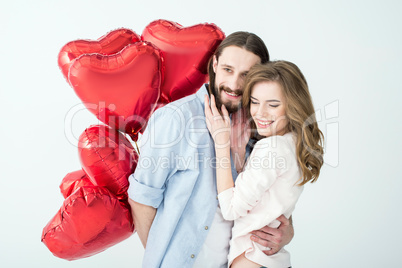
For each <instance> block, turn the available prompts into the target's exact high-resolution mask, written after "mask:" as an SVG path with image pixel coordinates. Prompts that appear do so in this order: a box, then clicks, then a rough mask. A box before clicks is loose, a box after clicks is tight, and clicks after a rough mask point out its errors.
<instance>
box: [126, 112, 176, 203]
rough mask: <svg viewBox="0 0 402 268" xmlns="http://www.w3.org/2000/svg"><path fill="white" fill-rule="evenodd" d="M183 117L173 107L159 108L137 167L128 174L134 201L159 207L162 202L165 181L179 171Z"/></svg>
mask: <svg viewBox="0 0 402 268" xmlns="http://www.w3.org/2000/svg"><path fill="white" fill-rule="evenodd" d="M180 130H181V125H180V120H177V116H175V110H174V109H168V110H167V111H166V109H164V111H163V112H162V111H160V110H158V111H156V112H155V113H154V114H153V115H152V116H151V118H150V121H149V123H148V126H147V128H146V130H145V131H144V134H143V135H142V137H141V141H143V144H142V146H141V148H140V152H141V154H140V157H139V159H138V163H137V167H136V169H135V171H134V173H133V174H132V175H130V177H129V183H130V186H129V189H128V195H129V197H130V198H131V199H132V200H134V201H135V202H138V203H141V204H144V205H148V206H152V207H154V208H158V207H159V206H160V204H161V202H162V201H163V198H164V191H165V189H166V181H167V180H168V179H169V178H170V177H171V176H172V175H173V174H175V172H176V171H177V165H176V163H175V162H174V161H175V158H174V157H172V155H173V156H174V155H181V154H182V152H180Z"/></svg>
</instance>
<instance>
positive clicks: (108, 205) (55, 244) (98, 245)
mask: <svg viewBox="0 0 402 268" xmlns="http://www.w3.org/2000/svg"><path fill="white" fill-rule="evenodd" d="M126 202H127V201H125V202H122V201H119V200H118V199H117V198H116V197H115V196H114V195H113V194H112V193H110V192H109V191H108V190H107V189H106V188H103V187H98V186H83V187H80V188H78V189H76V190H75V191H74V192H73V193H72V194H71V195H70V196H69V197H68V198H67V199H66V200H64V202H63V205H62V206H61V208H60V210H59V211H58V212H57V214H56V215H55V216H54V217H53V218H52V219H51V220H50V221H49V223H48V224H47V225H46V226H45V228H44V229H43V232H42V242H43V243H44V244H45V245H46V246H47V247H48V249H49V250H50V251H51V252H52V253H53V254H54V255H55V256H57V257H59V258H63V259H67V260H76V259H80V258H85V257H89V256H92V255H94V254H97V253H99V252H102V251H104V250H105V249H107V248H109V247H111V246H113V245H115V244H117V243H119V242H121V241H123V240H124V239H126V238H128V237H129V236H130V235H131V234H132V233H133V231H134V225H133V222H132V217H131V212H130V209H129V205H128V203H126Z"/></svg>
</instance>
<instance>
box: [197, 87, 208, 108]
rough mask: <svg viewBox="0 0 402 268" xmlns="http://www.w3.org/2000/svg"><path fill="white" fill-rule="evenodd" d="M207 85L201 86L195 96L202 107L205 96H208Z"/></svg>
mask: <svg viewBox="0 0 402 268" xmlns="http://www.w3.org/2000/svg"><path fill="white" fill-rule="evenodd" d="M207 85H208V84H204V85H202V87H201V88H200V89H199V90H198V91H197V93H196V94H195V95H196V96H197V98H198V99H199V100H200V102H201V103H202V104H203V105H204V99H205V95H209V94H208V90H207Z"/></svg>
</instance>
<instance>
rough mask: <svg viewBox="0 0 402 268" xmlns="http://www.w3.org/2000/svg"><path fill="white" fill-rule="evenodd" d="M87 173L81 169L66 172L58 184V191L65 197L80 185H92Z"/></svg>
mask: <svg viewBox="0 0 402 268" xmlns="http://www.w3.org/2000/svg"><path fill="white" fill-rule="evenodd" d="M93 185H94V184H93V183H92V182H91V181H90V180H89V177H88V175H87V174H86V173H85V171H83V170H82V169H80V170H77V171H74V172H71V173H68V174H67V175H66V176H65V177H64V178H63V180H62V181H61V184H60V191H61V194H62V195H63V197H64V198H67V197H69V196H70V195H71V193H72V192H74V191H75V190H76V189H78V188H80V187H81V186H93Z"/></svg>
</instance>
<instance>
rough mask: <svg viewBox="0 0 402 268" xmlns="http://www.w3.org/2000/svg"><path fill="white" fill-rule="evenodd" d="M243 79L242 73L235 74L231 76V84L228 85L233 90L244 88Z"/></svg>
mask: <svg viewBox="0 0 402 268" xmlns="http://www.w3.org/2000/svg"><path fill="white" fill-rule="evenodd" d="M243 82H244V81H243V79H242V77H241V76H240V75H237V74H236V75H233V76H232V77H231V78H230V81H229V84H228V87H229V88H230V89H231V90H233V91H236V90H241V89H242V87H243Z"/></svg>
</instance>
